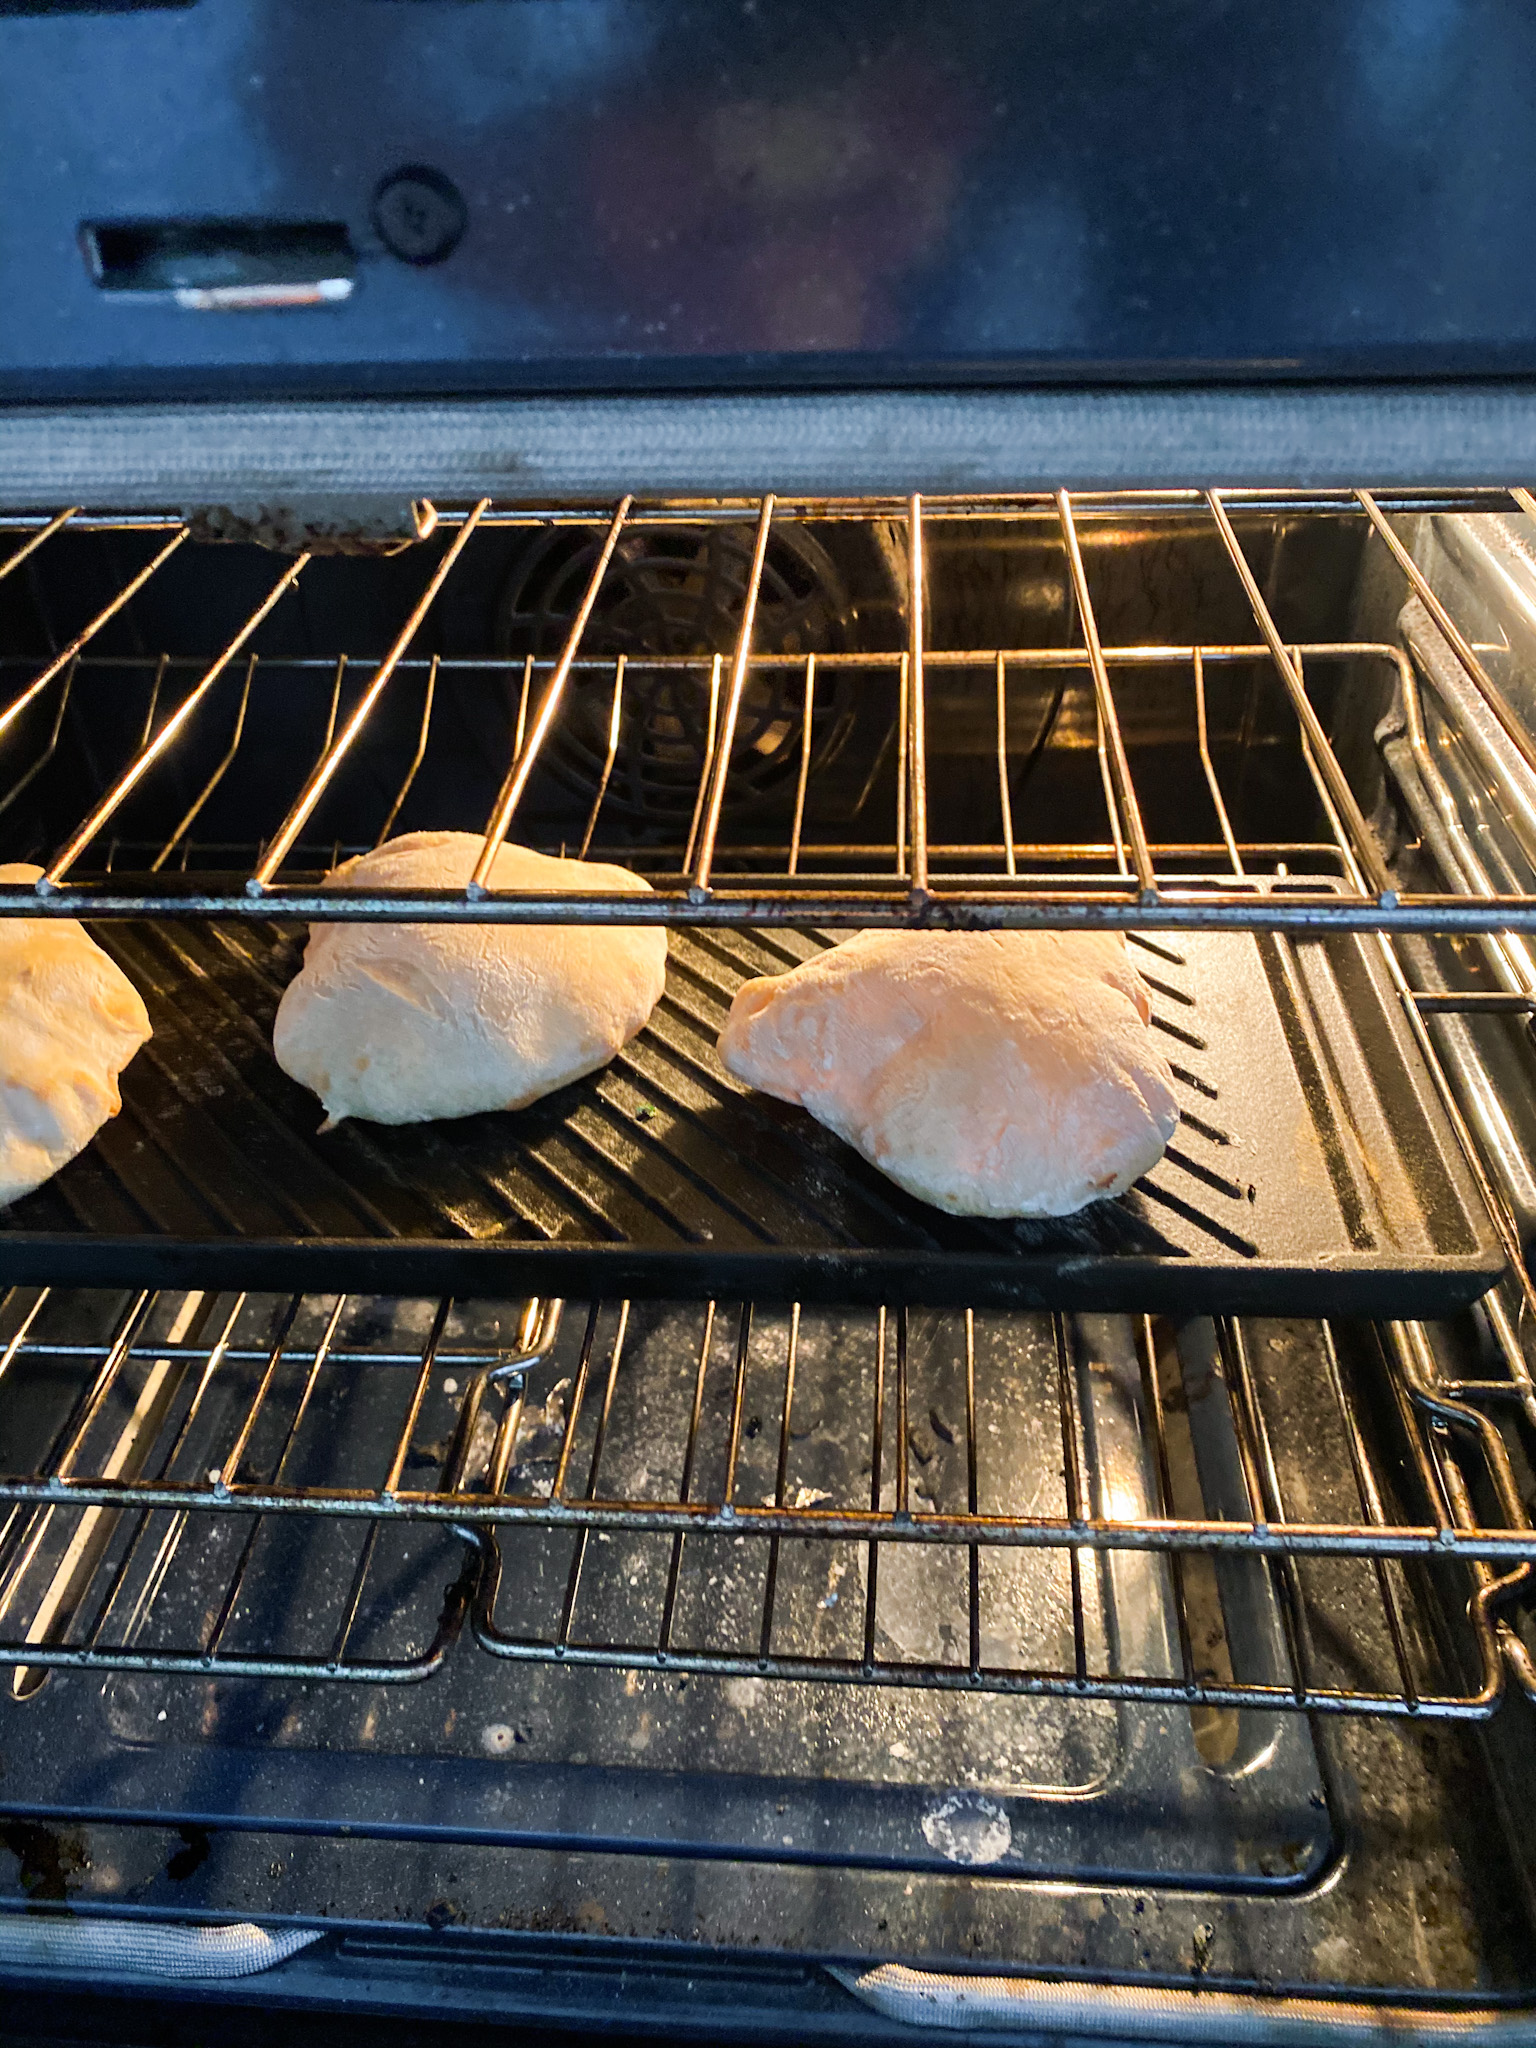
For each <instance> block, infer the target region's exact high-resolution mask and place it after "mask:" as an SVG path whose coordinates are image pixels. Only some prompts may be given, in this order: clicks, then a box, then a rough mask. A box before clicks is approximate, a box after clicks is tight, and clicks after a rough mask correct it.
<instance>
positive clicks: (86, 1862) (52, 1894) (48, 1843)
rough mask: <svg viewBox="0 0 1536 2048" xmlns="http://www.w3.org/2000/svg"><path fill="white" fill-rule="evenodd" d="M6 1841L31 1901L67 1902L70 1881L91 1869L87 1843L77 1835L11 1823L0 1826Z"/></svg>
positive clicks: (26, 1822) (18, 1878) (18, 1876)
mask: <svg viewBox="0 0 1536 2048" xmlns="http://www.w3.org/2000/svg"><path fill="white" fill-rule="evenodd" d="M0 1842H3V1843H4V1844H5V1846H6V1848H7V1849H9V1850H10V1852H11V1854H12V1855H13V1856H14V1857H15V1858H16V1861H17V1863H18V1864H19V1866H20V1868H19V1869H18V1871H17V1873H16V1876H17V1882H18V1883H19V1884H20V1886H21V1889H22V1890H23V1891H24V1892H25V1893H26V1895H27V1897H28V1898H29V1899H64V1898H67V1897H68V1896H69V1880H70V1879H71V1878H72V1877H75V1876H77V1875H78V1873H79V1872H80V1871H82V1870H87V1869H89V1867H90V1861H91V1859H90V1857H89V1856H88V1855H87V1854H86V1851H85V1844H84V1842H83V1840H82V1839H81V1837H80V1836H79V1835H77V1834H74V1833H71V1832H66V1831H62V1830H55V1829H53V1828H47V1827H42V1826H39V1825H37V1824H36V1823H33V1822H30V1821H16V1820H13V1821H7V1822H6V1823H5V1825H4V1826H3V1827H0Z"/></svg>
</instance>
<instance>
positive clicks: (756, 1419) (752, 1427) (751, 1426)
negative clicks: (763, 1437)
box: [745, 1415, 763, 1437]
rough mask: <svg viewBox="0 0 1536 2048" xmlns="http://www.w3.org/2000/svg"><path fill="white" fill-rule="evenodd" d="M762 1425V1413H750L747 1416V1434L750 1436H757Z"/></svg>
mask: <svg viewBox="0 0 1536 2048" xmlns="http://www.w3.org/2000/svg"><path fill="white" fill-rule="evenodd" d="M762 1426H763V1418H762V1417H761V1415H750V1416H748V1418H747V1423H746V1431H745V1434H746V1435H747V1436H749V1437H752V1436H756V1435H757V1433H758V1431H759V1430H760V1429H761V1428H762Z"/></svg>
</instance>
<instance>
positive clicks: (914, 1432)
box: [907, 1422, 939, 1465]
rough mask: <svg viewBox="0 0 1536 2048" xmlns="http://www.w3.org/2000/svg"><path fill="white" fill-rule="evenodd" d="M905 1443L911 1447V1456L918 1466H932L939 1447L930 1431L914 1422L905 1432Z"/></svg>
mask: <svg viewBox="0 0 1536 2048" xmlns="http://www.w3.org/2000/svg"><path fill="white" fill-rule="evenodd" d="M907 1442H908V1444H909V1445H910V1446H911V1449H912V1455H913V1457H914V1458H916V1460H917V1462H918V1463H919V1465H929V1464H932V1462H933V1460H934V1459H935V1458H936V1457H937V1456H938V1451H939V1446H938V1444H937V1442H936V1441H935V1439H934V1436H933V1433H932V1431H931V1430H928V1429H925V1428H924V1426H923V1424H922V1423H920V1422H914V1423H913V1425H912V1427H911V1428H910V1429H909V1430H908V1431H907Z"/></svg>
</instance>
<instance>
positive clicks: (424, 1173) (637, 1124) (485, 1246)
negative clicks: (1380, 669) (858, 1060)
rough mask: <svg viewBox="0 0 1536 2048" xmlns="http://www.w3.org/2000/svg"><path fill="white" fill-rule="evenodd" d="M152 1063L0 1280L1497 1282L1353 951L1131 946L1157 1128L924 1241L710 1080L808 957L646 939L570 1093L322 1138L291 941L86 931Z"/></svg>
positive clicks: (1398, 1297) (1326, 1300)
mask: <svg viewBox="0 0 1536 2048" xmlns="http://www.w3.org/2000/svg"><path fill="white" fill-rule="evenodd" d="M98 935H99V937H100V939H101V942H102V943H103V944H104V945H105V946H107V947H108V948H109V949H110V950H111V951H112V952H113V953H114V954H115V955H116V957H117V958H118V959H119V960H120V961H121V963H122V965H123V967H124V968H125V969H126V971H127V972H128V973H129V974H130V975H131V976H132V978H133V980H134V981H135V982H136V983H137V985H138V986H139V988H140V989H141V990H142V992H143V994H144V997H145V1000H146V1002H147V1004H148V1006H149V1011H150V1015H151V1018H152V1020H153V1023H154V1030H155V1035H154V1038H153V1040H152V1041H151V1043H150V1044H149V1045H148V1046H147V1047H146V1048H145V1049H144V1051H143V1052H141V1053H140V1054H139V1056H138V1058H137V1059H136V1060H135V1061H134V1062H133V1064H132V1065H131V1066H130V1067H129V1069H128V1071H127V1073H126V1074H125V1076H124V1077H123V1113H122V1115H121V1116H120V1117H118V1118H117V1119H116V1120H115V1121H114V1122H113V1123H111V1124H109V1125H108V1126H107V1127H106V1128H105V1129H104V1130H103V1131H102V1132H101V1133H100V1135H99V1137H98V1138H97V1140H96V1142H95V1143H94V1144H93V1145H92V1146H90V1147H89V1148H88V1150H87V1151H86V1152H85V1153H83V1154H82V1155H81V1157H80V1158H78V1159H76V1160H74V1161H73V1162H71V1164H70V1165H69V1166H67V1167H66V1168H65V1169H64V1170H63V1171H62V1172H61V1173H60V1174H58V1175H57V1176H56V1177H55V1178H54V1180H53V1181H51V1182H50V1183H49V1184H48V1185H47V1186H45V1187H43V1188H41V1189H39V1190H38V1191H37V1192H36V1193H35V1194H33V1195H31V1196H29V1197H27V1198H26V1199H25V1200H24V1201H22V1202H19V1203H17V1204H16V1205H15V1206H14V1207H12V1208H11V1209H10V1210H9V1211H7V1212H6V1213H5V1215H4V1219H3V1227H0V1278H4V1279H9V1280H20V1279H28V1280H33V1281H44V1280H50V1281H55V1282H61V1283H72V1284H110V1285H132V1284H152V1283H156V1284H161V1285H171V1286H194V1285H201V1286H208V1285H219V1286H247V1287H262V1288H287V1287H311V1288H314V1287H322V1288H347V1289H360V1290H366V1291H370V1292H398V1291H414V1290H422V1291H428V1290H430V1291H438V1290H442V1291H450V1292H454V1293H457V1294H459V1295H461V1296H475V1295H479V1296H484V1295H492V1294H495V1295H508V1294H515V1293H517V1292H520V1291H528V1292H538V1293H544V1294H555V1293H558V1294H565V1295H580V1294H590V1293H598V1292H601V1293H603V1294H605V1295H613V1294H615V1293H619V1292H626V1293H632V1294H637V1295H649V1296H655V1295H672V1296H674V1297H681V1296H689V1297H694V1298H697V1297H699V1296H702V1295H714V1296H722V1297H723V1296H732V1297H736V1296H741V1295H744V1294H745V1295H751V1296H754V1297H760V1298H767V1299H778V1300H785V1299H799V1300H803V1301H830V1300H847V1301H871V1300H879V1301H887V1302H927V1303H931V1304H934V1305H938V1304H944V1303H948V1304H956V1303H974V1304H976V1305H981V1304H984V1303H992V1304H998V1305H1017V1306H1032V1307H1039V1306H1045V1307H1060V1308H1085V1309H1130V1310H1138V1309H1139V1310H1146V1311H1148V1312H1156V1311H1166V1312H1171V1313H1193V1312H1204V1313H1238V1312H1270V1313H1274V1312H1281V1311H1291V1310H1295V1309H1296V1308H1298V1307H1303V1308H1305V1309H1306V1310H1308V1311H1310V1312H1312V1313H1316V1314H1339V1315H1342V1314H1351V1315H1394V1316H1431V1315H1436V1314H1441V1313H1445V1312H1448V1311H1450V1310H1452V1309H1453V1308H1456V1307H1459V1306H1462V1305H1463V1304H1465V1303H1466V1302H1468V1301H1470V1300H1473V1299H1475V1298H1476V1297H1477V1296H1478V1295H1479V1294H1481V1293H1483V1292H1484V1291H1485V1290H1486V1289H1487V1288H1488V1287H1489V1286H1490V1285H1491V1284H1492V1283H1493V1281H1494V1280H1495V1279H1496V1278H1497V1277H1498V1275H1499V1273H1500V1271H1501V1270H1502V1265H1503V1259H1502V1254H1501V1252H1500V1250H1499V1247H1498V1242H1497V1239H1496V1237H1495V1234H1494V1230H1493V1226H1492V1223H1491V1221H1490V1219H1489V1217H1488V1215H1487V1213H1486V1210H1485V1208H1484V1207H1483V1204H1482V1202H1481V1199H1480V1197H1479V1195H1478V1193H1477V1190H1476V1187H1475V1185H1474V1183H1473V1181H1472V1179H1471V1176H1470V1174H1469V1173H1468V1171H1467V1168H1466V1165H1465V1162H1464V1161H1463V1160H1462V1158H1461V1156H1460V1153H1459V1150H1458V1148H1457V1145H1456V1141H1455V1138H1454V1135H1453V1133H1452V1131H1451V1130H1450V1127H1449V1125H1448V1123H1447V1121H1446V1119H1445V1116H1444V1114H1443V1111H1442V1110H1441V1108H1440V1105H1439V1102H1438V1100H1437V1098H1436V1096H1435V1091H1434V1085H1433V1082H1432V1080H1431V1078H1430V1075H1429V1073H1428V1071H1427V1069H1426V1068H1425V1066H1424V1064H1423V1061H1422V1059H1421V1058H1420V1056H1419V1054H1418V1052H1417V1049H1416V1047H1415V1046H1414V1044H1413V1041H1412V1039H1411V1037H1410V1035H1409V1033H1408V1030H1407V1028H1406V1025H1405V1023H1404V1021H1403V1019H1402V1016H1401V1014H1400V1011H1399V1007H1398V1004H1397V999H1396V997H1395V994H1394V992H1393V990H1392V988H1391V986H1390V983H1389V981H1388V979H1387V977H1386V974H1385V970H1384V965H1383V962H1382V959H1381V955H1380V951H1379V947H1378V945H1377V942H1376V941H1375V940H1374V939H1372V938H1370V937H1368V936H1366V937H1362V936H1355V935H1351V936H1339V937H1333V938H1329V939H1318V940H1310V939H1309V940H1303V941H1299V942H1293V941H1291V940H1288V939H1285V938H1282V937H1274V936H1268V935H1262V934H1249V933H1210V934H1178V935H1171V936H1169V937H1168V938H1162V937H1152V936H1146V937H1142V936H1137V937H1136V938H1135V939H1133V941H1132V951H1133V955H1134V957H1135V958H1136V961H1137V964H1138V966H1139V967H1140V968H1141V970H1142V972H1143V973H1144V975H1145V976H1146V977H1147V979H1148V981H1149V983H1150V986H1151V989H1152V997H1153V1016H1154V1028H1155V1030H1156V1031H1157V1033H1158V1036H1159V1039H1160V1040H1161V1042H1162V1044H1163V1048H1164V1050H1165V1052H1166V1053H1167V1055H1168V1057H1169V1059H1170V1061H1171V1062H1172V1064H1173V1068H1174V1074H1175V1079H1176V1082H1177V1086H1178V1092H1179V1097H1180V1101H1181V1106H1182V1108H1183V1112H1184V1120H1183V1122H1182V1124H1181V1126H1180V1129H1179V1131H1178V1132H1177V1134H1176V1136H1175V1139H1174V1142H1173V1144H1172V1145H1171V1146H1170V1147H1169V1149H1168V1152H1167V1155H1166V1157H1165V1158H1164V1159H1163V1160H1162V1162H1161V1163H1160V1164H1159V1165H1158V1166H1157V1167H1156V1168H1155V1169H1154V1170H1153V1171H1152V1172H1151V1173H1150V1174H1148V1175H1147V1176H1146V1178H1145V1179H1144V1180H1142V1181H1141V1182H1140V1183H1138V1185H1137V1186H1136V1187H1135V1188H1133V1189H1132V1190H1131V1191H1130V1192H1129V1193H1128V1194H1127V1195H1125V1196H1122V1197H1121V1198H1120V1199H1119V1200H1117V1201H1114V1202H1102V1203H1097V1204H1095V1205H1094V1206H1093V1207H1092V1208H1091V1209H1088V1210H1085V1211H1084V1212H1082V1213H1081V1214H1080V1215H1078V1216H1075V1217H1069V1218H1064V1219H1062V1220H1060V1221H1052V1222H1020V1223H998V1222H988V1221H973V1220H967V1219H961V1218H955V1217H949V1216H945V1215H942V1214H940V1213H939V1212H938V1211H936V1210H934V1209H931V1208H929V1207H928V1206H927V1205H926V1204H925V1203H922V1202H919V1201H916V1200H914V1199H912V1198H911V1197H909V1196H907V1195H905V1194H903V1193H902V1192H901V1191H900V1190H899V1189H898V1188H896V1187H895V1186H894V1185H892V1183H890V1182H889V1181H887V1180H886V1179H885V1178H884V1177H883V1176H882V1175H881V1174H879V1173H877V1172H876V1171H875V1170H874V1168H872V1167H870V1166H868V1165H866V1163H865V1162H864V1161H863V1160H861V1159H860V1158H858V1157H857V1155H856V1154H855V1153H853V1152H852V1151H851V1150H850V1149H849V1148H848V1147H847V1146H845V1145H843V1144H842V1143H841V1142H840V1141H839V1140H838V1139H836V1138H834V1137H833V1136H832V1135H831V1134H830V1133H829V1132H827V1131H824V1130H823V1129H821V1127H820V1126H819V1125H817V1124H816V1123H815V1122H814V1121H813V1120H812V1119H811V1118H810V1117H809V1116H807V1115H806V1114H805V1113H804V1112H803V1111H800V1110H797V1109H792V1108H789V1107H787V1106H786V1105H784V1104H782V1103H778V1102H775V1101H772V1100H770V1099H769V1098H767V1097H765V1096H761V1095H755V1094H751V1093H749V1092H747V1091H745V1090H743V1089H742V1088H740V1087H739V1086H738V1085H737V1084H736V1083H735V1082H734V1081H732V1080H730V1079H729V1078H728V1077H727V1076H726V1075H725V1073H724V1072H723V1070H722V1069H721V1067H720V1065H719V1062H718V1060H717V1059H716V1057H715V1050H714V1048H715V1040H716V1035H717V1032H718V1029H719V1025H720V1023H721V1021H722V1019H723V1018H724V1016H725V1013H726V1010H727V1008H728V1006H729V1003H730V999H731V995H732V993H733V991H734V990H735V988H736V987H737V985H738V984H739V983H740V981H741V980H742V979H743V978H744V977H745V976H747V975H750V974H760V973H772V972H775V971H778V970H780V969H782V968H783V967H785V966H786V965H788V964H790V963H791V962H792V961H794V960H797V959H801V958H804V957H807V956H808V955H810V954H811V953H813V952H814V951H815V950H816V949H817V948H818V947H819V946H820V945H821V944H822V943H823V941H822V940H821V939H820V938H819V937H817V936H815V935H814V934H808V933H807V934H801V933H795V932H784V931H779V932H774V933H771V934H768V933H761V934H760V933H750V932H731V931H717V932H689V931H678V932H674V933H673V935H672V953H671V963H670V968H669V974H668V985H667V993H666V995H665V997H664V998H663V1000H662V1003H661V1005H660V1006H659V1008H658V1009H657V1012H656V1014H655V1016H654V1017H653V1019H652V1021H651V1023H650V1025H649V1026H648V1027H647V1029H646V1030H645V1031H644V1032H643V1033H642V1034H641V1035H640V1037H639V1038H638V1039H636V1040H635V1041H634V1043H633V1044H632V1045H630V1046H629V1047H628V1048H626V1050H625V1051H624V1052H623V1053H622V1054H621V1055H620V1056H619V1058H618V1059H617V1060H615V1061H614V1063H613V1064H612V1065H611V1066H610V1067H608V1068H607V1069H606V1070H605V1071H603V1072H602V1073H600V1074H596V1075H593V1076H591V1077H590V1078H589V1079H587V1080H585V1081H583V1082H580V1083H578V1084H577V1085H575V1086H574V1087H571V1088H566V1089H562V1090H561V1091H560V1092H559V1093H558V1094H556V1095H553V1096H550V1097H548V1098H547V1099H546V1100H545V1101H543V1102H541V1103H538V1104H535V1105H534V1106H533V1107H531V1108H529V1109H526V1110H521V1111H518V1112H516V1113H513V1114H496V1115H488V1116H479V1117H469V1118H464V1119H461V1120H458V1121H455V1122H452V1123H438V1124H426V1125H417V1126H413V1127H408V1128H403V1129H386V1128H384V1127H382V1126H378V1125H365V1124H359V1123H346V1124H343V1125H342V1126H341V1127H340V1128H339V1129H337V1130H335V1131H333V1132H330V1133H328V1134H327V1135H325V1136H323V1137H322V1136H321V1135H319V1133H318V1129H317V1126H318V1124H319V1121H320V1109H319V1105H318V1103H317V1102H316V1100H315V1098H314V1097H313V1096H312V1095H310V1094H309V1093H308V1091H307V1090H305V1089H303V1088H301V1087H299V1086H298V1085H297V1084H296V1083H295V1082H293V1081H290V1080H289V1079H288V1077H287V1076H286V1075H285V1074H284V1073H283V1072H282V1071H281V1069H280V1068H279V1067H278V1066H277V1063H276V1061H275V1060H274V1059H273V1057H272V1053H271V1023H272V1017H273V1013H274V1011H275V1009H276V1006H277V1001H278V998H279V996H280V994H281V992H282V989H283V987H284V985H285V984H286V982H287V981H288V979H289V978H290V976H291V975H292V974H293V972H294V971H295V969H296V967H297V963H298V957H299V945H300V937H299V935H298V934H295V933H294V932H292V931H284V930H281V929H279V928H277V927H275V926H259V925H250V926H239V927H232V926H214V925H187V924H180V925H170V924H167V925H149V924H142V925H135V924H109V925H105V926H103V927H101V928H100V930H99V934H98Z"/></svg>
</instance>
